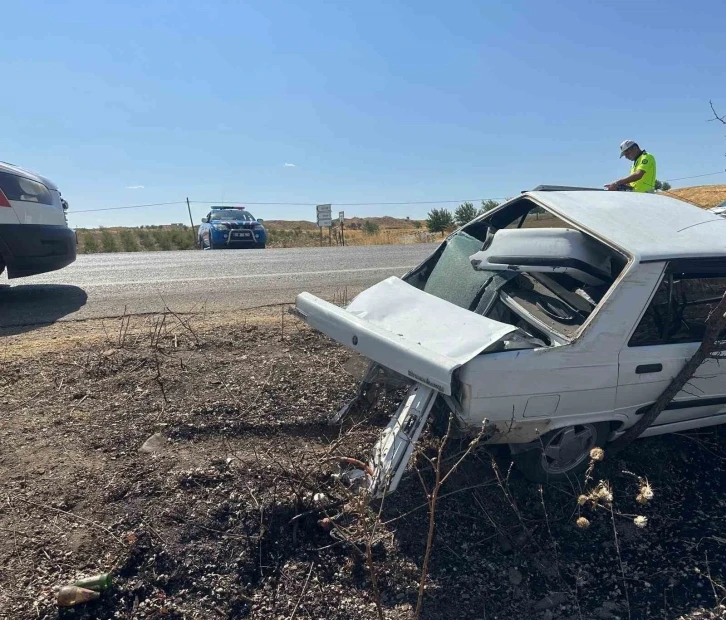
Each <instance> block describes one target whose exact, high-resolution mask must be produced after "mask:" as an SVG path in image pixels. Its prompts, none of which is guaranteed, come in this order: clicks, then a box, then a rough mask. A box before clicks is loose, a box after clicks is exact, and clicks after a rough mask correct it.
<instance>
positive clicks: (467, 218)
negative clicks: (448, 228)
mask: <svg viewBox="0 0 726 620" xmlns="http://www.w3.org/2000/svg"><path fill="white" fill-rule="evenodd" d="M477 215H478V214H477V211H476V207H475V206H474V205H473V204H472V203H470V202H465V203H463V204H460V205H459V206H458V207H456V211H454V220H456V223H457V224H458V225H459V226H463V225H464V224H468V223H469V222H471V220H473V219H474V218H475V217H476V216H477Z"/></svg>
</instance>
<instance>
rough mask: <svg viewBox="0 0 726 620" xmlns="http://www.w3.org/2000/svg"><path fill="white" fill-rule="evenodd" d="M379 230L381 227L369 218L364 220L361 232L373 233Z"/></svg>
mask: <svg viewBox="0 0 726 620" xmlns="http://www.w3.org/2000/svg"><path fill="white" fill-rule="evenodd" d="M380 230H381V227H380V226H379V225H378V224H376V223H375V222H371V221H370V220H366V221H365V222H363V232H364V233H365V234H366V235H375V234H376V233H378V231H380Z"/></svg>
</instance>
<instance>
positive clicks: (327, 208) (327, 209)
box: [315, 205, 333, 227]
mask: <svg viewBox="0 0 726 620" xmlns="http://www.w3.org/2000/svg"><path fill="white" fill-rule="evenodd" d="M315 212H316V214H317V216H318V218H317V219H318V226H321V227H325V226H332V225H333V222H332V221H331V220H332V219H333V213H332V207H331V205H317V206H316V207H315Z"/></svg>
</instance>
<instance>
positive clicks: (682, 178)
mask: <svg viewBox="0 0 726 620" xmlns="http://www.w3.org/2000/svg"><path fill="white" fill-rule="evenodd" d="M725 172H726V170H719V171H718V172H709V173H708V174H695V175H693V176H692V177H678V178H677V179H666V180H667V182H668V183H670V182H671V181H685V180H686V179H698V178H700V177H712V176H714V175H715V174H724V173H725Z"/></svg>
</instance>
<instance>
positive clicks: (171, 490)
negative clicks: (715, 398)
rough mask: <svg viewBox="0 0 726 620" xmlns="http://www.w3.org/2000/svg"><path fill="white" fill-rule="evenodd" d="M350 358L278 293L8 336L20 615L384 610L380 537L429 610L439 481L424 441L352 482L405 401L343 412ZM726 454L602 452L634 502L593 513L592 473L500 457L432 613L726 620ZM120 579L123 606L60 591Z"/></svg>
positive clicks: (439, 539)
mask: <svg viewBox="0 0 726 620" xmlns="http://www.w3.org/2000/svg"><path fill="white" fill-rule="evenodd" d="M283 317H285V318H284V321H283ZM348 358H349V354H348V353H347V352H346V351H345V350H344V349H342V348H341V347H339V346H337V345H335V344H333V343H332V342H330V341H329V340H327V339H326V338H324V337H323V336H321V335H319V334H316V333H314V332H312V331H311V330H309V329H307V328H306V327H304V326H303V325H301V324H299V323H298V322H296V321H295V320H294V319H292V318H291V317H290V316H285V315H284V314H282V313H281V312H280V311H278V310H277V309H274V310H270V311H268V312H267V314H264V315H260V314H259V313H257V314H253V313H252V312H248V313H244V314H243V313H240V314H238V315H225V316H224V317H216V318H214V320H213V319H212V318H210V317H189V316H174V315H171V314H168V315H155V316H146V317H129V318H126V319H118V320H113V321H105V322H82V323H75V324H64V325H58V324H57V325H54V326H50V327H46V328H42V329H37V330H35V331H32V332H27V333H24V334H17V335H12V336H6V337H4V338H2V340H0V413H1V417H0V476H1V477H2V481H3V484H2V492H1V493H0V535H1V536H2V541H3V544H2V545H0V618H13V619H15V618H18V619H20V618H22V619H25V618H28V619H30V618H45V619H47V618H63V619H71V618H73V619H91V618H98V619H111V618H119V619H131V618H134V619H136V618H139V619H141V618H169V619H182V618H190V619H191V618H195V619H196V618H200V619H214V618H229V619H233V618H245V617H249V618H273V619H277V618H280V619H282V618H284V619H293V618H330V619H338V618H339V619H349V618H353V619H355V618H376V617H378V615H377V603H376V598H377V597H376V594H375V591H376V588H375V587H374V585H373V583H372V580H371V573H370V571H369V569H368V565H367V559H366V555H367V552H368V550H370V560H371V562H372V565H373V567H374V575H375V578H376V582H377V588H378V591H379V592H380V606H381V610H382V613H383V614H384V616H385V617H386V618H395V619H399V618H403V619H405V618H410V617H412V613H413V608H414V607H415V605H416V600H417V592H418V583H419V578H420V571H421V565H422V559H423V554H424V549H425V543H426V532H427V530H428V519H429V516H428V510H427V503H426V495H425V493H424V491H423V489H422V481H423V483H426V484H428V485H430V484H431V480H432V473H431V471H430V467H429V468H428V469H427V467H426V466H425V463H426V461H425V459H423V458H421V457H419V458H418V459H417V464H418V466H419V471H420V474H421V476H420V477H419V476H417V475H416V474H415V473H409V474H407V475H406V477H405V478H404V480H403V482H402V483H401V485H400V486H399V489H398V491H397V492H396V493H395V494H393V495H391V496H390V497H389V498H387V499H386V501H385V503H384V505H383V506H382V507H381V506H380V505H379V504H378V503H373V504H372V505H371V507H370V509H366V508H365V507H364V506H363V505H362V504H361V502H360V501H359V500H358V499H357V498H356V497H355V496H354V495H352V494H351V492H350V491H349V490H348V489H347V488H346V487H345V486H343V485H342V484H341V483H340V481H339V479H338V478H337V476H336V474H337V473H338V472H339V467H340V465H339V462H338V459H337V458H335V457H336V456H345V457H354V458H358V459H367V455H368V450H369V448H370V446H371V445H372V443H373V442H374V441H375V438H376V436H377V433H378V432H379V431H380V429H381V427H383V426H384V425H385V424H386V423H387V420H388V416H389V415H390V413H391V410H392V408H394V407H395V402H393V398H389V399H386V398H384V399H382V400H381V401H380V402H378V403H377V404H376V406H375V408H374V411H373V412H372V414H371V416H370V419H368V420H366V421H363V422H360V423H356V424H352V423H350V424H349V425H348V426H347V427H346V428H340V427H337V426H332V425H329V424H327V422H326V418H327V416H328V415H329V414H330V413H331V412H332V411H334V410H336V409H337V408H339V407H340V406H341V405H342V404H343V402H344V401H345V400H346V399H348V398H350V397H351V396H352V395H353V393H354V391H355V387H356V384H355V380H354V379H353V378H352V377H351V376H350V375H348V374H347V373H346V372H345V370H344V368H343V364H344V363H345V362H346V361H347V360H348ZM157 434H158V437H157V438H155V440H152V442H151V443H152V444H155V445H154V446H153V450H152V451H151V452H144V451H140V448H141V446H142V445H143V444H144V443H145V442H146V441H147V440H148V439H149V438H150V437H152V436H153V435H157ZM437 441H438V439H437V438H436V437H435V436H434V435H433V434H432V433H431V432H429V431H427V432H426V434H425V438H424V441H423V446H424V449H425V450H426V451H427V454H429V455H432V454H434V450H435V448H436V445H437ZM464 446H465V444H464V443H462V442H456V441H454V442H452V443H451V444H450V446H449V450H448V451H447V452H446V459H445V460H444V466H445V467H448V466H450V464H451V463H453V462H454V460H455V459H456V458H457V455H458V454H461V451H462V450H463V448H464ZM725 459H726V433H725V432H724V428H723V427H714V428H710V429H704V430H701V431H698V432H690V433H684V434H678V435H671V436H666V437H659V438H652V439H645V440H641V441H638V442H636V444H635V445H633V446H631V447H630V448H629V449H628V450H626V451H625V452H623V453H622V454H621V455H619V457H618V458H616V459H614V460H608V459H607V458H606V460H605V461H604V462H602V463H598V464H597V466H596V467H595V470H594V480H593V482H592V483H590V485H589V487H590V488H592V487H593V486H594V485H595V483H597V482H598V481H599V480H607V481H609V484H610V488H611V490H612V494H613V500H612V503H609V502H607V501H605V502H601V503H600V504H599V506H598V507H593V506H592V505H590V504H586V505H584V506H578V503H577V498H578V496H579V495H580V493H581V491H582V488H581V485H582V484H583V481H582V480H573V481H572V484H570V485H557V486H547V487H544V488H540V487H538V486H537V485H533V484H531V483H528V482H526V481H525V480H524V479H523V478H522V477H521V476H520V475H519V474H518V473H517V472H516V470H512V469H511V468H510V461H509V458H508V455H507V452H506V451H503V450H501V449H498V450H495V449H491V448H486V447H484V448H480V449H478V450H477V451H476V452H475V453H474V454H472V455H470V456H469V457H468V458H467V459H466V460H465V461H464V462H463V464H462V465H461V467H460V468H459V469H458V470H457V471H456V473H455V474H454V475H453V476H452V477H451V478H450V479H449V480H448V481H447V482H446V485H445V486H444V488H443V490H442V494H443V497H442V498H441V499H440V502H439V504H438V513H437V518H436V528H435V539H434V547H433V555H432V559H431V564H430V571H429V577H428V580H427V582H426V593H425V596H424V602H423V614H422V617H423V618H426V619H454V618H456V619H459V618H478V619H482V620H483V619H487V620H489V619H494V618H507V619H517V618H534V619H539V618H541V619H543V620H544V619H550V620H554V619H557V618H561V619H566V618H567V619H576V618H577V619H590V618H596V619H597V618H604V619H608V618H611V619H614V618H632V619H638V618H665V619H676V618H690V619H695V618H724V617H726V607H724V601H725V600H726V589H724V584H725V583H726V561H725V558H726V510H725V509H726V493H725V491H726V475H724V470H725V469H726V467H725V466H724V463H725ZM638 477H641V478H647V480H648V482H649V483H650V485H651V486H652V488H653V492H654V497H653V499H652V500H651V501H649V502H648V503H647V504H645V505H641V504H640V503H638V502H637V501H636V496H637V495H638V492H639V486H640V484H639V481H638ZM638 515H640V516H645V517H647V519H648V522H647V525H646V526H645V527H644V528H638V527H636V526H635V524H634V521H633V519H634V517H636V516H638ZM326 517H327V518H330V519H332V523H334V527H333V528H332V529H330V527H329V526H328V527H326V524H330V523H331V522H330V521H323V519H325V518H326ZM578 517H586V518H587V519H588V520H589V522H590V527H589V528H587V529H580V528H578V527H577V526H576V520H577V519H578ZM366 543H369V544H366ZM106 571H111V572H112V573H113V585H112V587H111V588H110V589H109V590H108V591H106V592H105V593H103V595H102V597H101V598H100V600H98V601H96V602H92V603H87V604H84V605H80V606H78V607H75V608H71V609H59V608H58V607H57V606H56V604H55V594H56V592H57V590H58V588H59V587H60V586H62V585H64V584H67V583H70V582H72V581H73V580H74V579H77V578H79V577H83V576H88V575H92V574H95V573H99V572H106Z"/></svg>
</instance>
